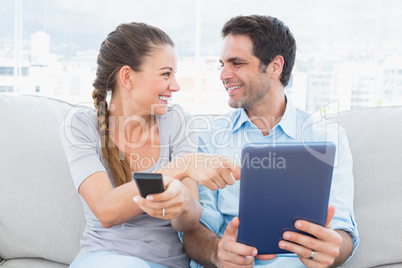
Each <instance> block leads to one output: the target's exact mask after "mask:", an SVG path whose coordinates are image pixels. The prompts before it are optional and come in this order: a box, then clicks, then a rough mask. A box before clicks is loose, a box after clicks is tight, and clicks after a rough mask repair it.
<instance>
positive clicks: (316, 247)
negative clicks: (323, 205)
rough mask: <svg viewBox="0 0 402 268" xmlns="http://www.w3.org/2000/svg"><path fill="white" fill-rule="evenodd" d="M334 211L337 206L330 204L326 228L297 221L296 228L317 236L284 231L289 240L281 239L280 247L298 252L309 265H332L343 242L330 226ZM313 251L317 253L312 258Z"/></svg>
mask: <svg viewBox="0 0 402 268" xmlns="http://www.w3.org/2000/svg"><path fill="white" fill-rule="evenodd" d="M334 213H335V207H334V206H329V207H328V213H327V220H326V224H325V228H324V227H322V226H320V225H317V224H313V223H311V222H307V221H302V220H298V221H296V223H295V227H296V229H298V230H300V231H304V232H306V233H309V234H312V235H314V236H315V237H316V238H313V237H310V236H306V235H303V234H300V233H296V232H284V233H283V238H284V239H285V240H287V241H284V240H281V241H280V242H279V247H280V248H282V249H286V250H288V251H291V252H294V253H296V254H297V256H298V257H299V259H300V261H301V262H302V263H303V264H304V265H306V266H307V267H329V266H331V265H332V264H333V263H334V261H335V259H336V258H337V257H338V255H339V253H340V248H341V245H342V242H343V239H342V237H341V235H339V234H338V233H337V232H336V231H334V230H333V229H331V227H330V226H329V223H330V221H331V220H332V218H333V216H334ZM292 242H295V243H297V244H295V243H292ZM298 244H299V245H298ZM312 252H315V255H314V257H313V258H312V259H311V258H310V257H311V256H312ZM313 254H314V253H313Z"/></svg>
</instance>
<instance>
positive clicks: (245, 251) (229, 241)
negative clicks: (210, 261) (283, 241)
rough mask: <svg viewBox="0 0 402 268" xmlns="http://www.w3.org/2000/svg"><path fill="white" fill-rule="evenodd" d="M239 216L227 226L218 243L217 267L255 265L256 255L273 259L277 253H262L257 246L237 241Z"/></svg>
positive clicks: (264, 258)
mask: <svg viewBox="0 0 402 268" xmlns="http://www.w3.org/2000/svg"><path fill="white" fill-rule="evenodd" d="M239 223H240V222H239V218H238V217H235V218H233V220H232V221H231V222H230V223H229V224H228V226H227V227H226V231H225V233H224V234H223V236H222V238H221V239H220V241H219V243H218V249H217V252H216V258H215V265H216V266H217V267H253V264H254V257H258V258H260V259H263V260H272V259H274V258H275V257H276V255H260V256H257V254H258V251H257V249H256V248H255V247H250V246H247V245H244V244H241V243H238V242H237V234H238V228H239Z"/></svg>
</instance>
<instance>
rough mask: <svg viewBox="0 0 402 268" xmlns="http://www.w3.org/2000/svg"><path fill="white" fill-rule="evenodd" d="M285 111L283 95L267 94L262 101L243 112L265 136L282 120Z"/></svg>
mask: <svg viewBox="0 0 402 268" xmlns="http://www.w3.org/2000/svg"><path fill="white" fill-rule="evenodd" d="M285 109H286V98H285V94H268V95H267V98H264V100H263V101H261V102H259V103H258V104H256V105H254V107H252V108H251V109H245V111H246V113H247V115H248V117H249V118H250V120H251V122H252V123H253V124H254V125H256V126H257V127H258V129H260V130H261V132H262V134H263V135H264V136H267V135H269V131H270V130H271V129H273V128H274V127H275V126H276V125H277V124H278V123H279V121H280V120H281V119H282V116H283V114H284V113H285Z"/></svg>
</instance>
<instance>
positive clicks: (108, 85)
mask: <svg viewBox="0 0 402 268" xmlns="http://www.w3.org/2000/svg"><path fill="white" fill-rule="evenodd" d="M162 45H171V46H173V42H172V40H171V39H170V37H169V36H168V35H167V34H166V33H165V32H163V31H162V30H160V29H158V28H156V27H153V26H150V25H147V24H145V23H136V22H131V23H127V24H121V25H119V26H118V27H117V28H116V30H114V31H113V32H111V33H110V34H109V35H108V36H107V37H106V39H105V40H104V41H103V42H102V44H101V47H100V50H99V54H98V60H97V64H98V68H97V70H96V79H95V81H94V82H93V84H92V85H93V87H94V90H93V92H92V98H93V99H94V105H95V108H96V112H97V117H98V126H99V133H100V136H101V141H102V153H103V157H104V158H105V160H106V162H107V163H108V165H109V169H110V171H111V172H112V175H113V177H114V180H115V182H116V186H120V185H122V184H124V183H127V182H130V181H131V180H132V178H131V169H130V165H129V163H128V161H127V159H125V157H124V154H121V153H120V152H119V149H118V148H117V147H116V146H115V144H113V142H112V141H111V140H110V138H109V110H108V104H107V101H106V97H107V92H108V91H113V89H114V87H115V84H116V74H117V73H118V72H119V70H120V69H121V68H122V67H123V66H126V65H127V66H129V67H130V68H131V69H132V70H134V71H137V72H138V71H141V66H142V64H143V63H144V60H145V58H146V57H147V56H150V55H152V52H153V51H154V50H155V49H156V48H157V47H159V46H162ZM121 155H122V156H121ZM120 156H121V157H120Z"/></svg>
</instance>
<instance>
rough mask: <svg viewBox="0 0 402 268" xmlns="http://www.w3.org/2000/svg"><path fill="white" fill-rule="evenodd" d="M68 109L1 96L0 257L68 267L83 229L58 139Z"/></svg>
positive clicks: (43, 100) (31, 99) (52, 102)
mask: <svg viewBox="0 0 402 268" xmlns="http://www.w3.org/2000/svg"><path fill="white" fill-rule="evenodd" d="M71 108H72V106H71V105H69V104H67V103H64V102H61V101H57V100H53V99H48V98H44V97H37V96H6V95H0V122H1V125H2V127H1V129H0V148H1V149H0V185H1V187H0V234H1V235H0V256H1V257H2V258H3V259H6V260H7V259H13V258H42V259H48V260H51V261H55V262H58V263H65V264H69V263H70V262H71V261H72V260H73V259H74V257H75V255H76V254H77V253H78V251H79V240H80V239H81V236H82V232H83V229H84V226H85V219H84V216H83V212H82V205H81V202H80V200H79V197H78V194H77V193H76V191H75V189H74V186H73V183H72V179H71V175H70V171H69V167H68V164H67V160H66V158H65V155H64V151H63V148H62V146H61V143H60V140H59V128H60V125H61V123H62V122H63V120H64V117H65V115H66V113H67V112H68V111H69V110H70V109H71Z"/></svg>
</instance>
